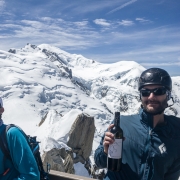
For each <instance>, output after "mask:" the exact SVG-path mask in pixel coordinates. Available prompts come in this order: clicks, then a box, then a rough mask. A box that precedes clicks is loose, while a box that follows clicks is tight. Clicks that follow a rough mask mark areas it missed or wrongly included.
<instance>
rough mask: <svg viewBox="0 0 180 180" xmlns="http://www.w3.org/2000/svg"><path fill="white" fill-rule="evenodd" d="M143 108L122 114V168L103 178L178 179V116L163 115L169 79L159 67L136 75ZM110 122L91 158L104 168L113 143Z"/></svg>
mask: <svg viewBox="0 0 180 180" xmlns="http://www.w3.org/2000/svg"><path fill="white" fill-rule="evenodd" d="M138 90H139V91H140V99H141V102H142V110H141V111H140V113H139V114H137V115H130V116H121V118H120V121H121V125H120V126H121V128H122V129H123V133H124V138H125V139H124V141H123V152H122V168H121V171H119V172H113V171H107V173H106V175H105V177H104V179H106V180H109V179H111V180H115V179H118V180H178V179H179V176H180V118H178V117H175V116H168V115H165V114H164V110H165V108H166V107H168V101H169V100H170V99H171V90H172V80H171V77H170V76H169V74H168V73H167V72H166V71H165V70H163V69H160V68H150V69H148V70H146V71H144V72H143V73H142V74H141V76H140V78H139V85H138ZM112 127H113V125H110V126H109V128H108V130H107V131H106V132H105V134H104V136H103V137H102V140H101V142H100V145H99V146H98V148H97V149H96V151H95V155H94V159H95V163H96V165H97V166H98V167H99V168H106V167H107V153H108V147H109V144H112V143H113V142H114V135H113V134H112V133H110V131H109V130H110V129H111V128H112Z"/></svg>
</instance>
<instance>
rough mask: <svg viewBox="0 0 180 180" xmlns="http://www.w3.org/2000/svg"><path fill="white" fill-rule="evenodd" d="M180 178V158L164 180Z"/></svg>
mask: <svg viewBox="0 0 180 180" xmlns="http://www.w3.org/2000/svg"><path fill="white" fill-rule="evenodd" d="M179 177H180V158H179V159H177V160H176V161H175V162H174V163H173V165H172V167H171V168H170V169H169V171H168V172H167V173H166V174H165V176H164V180H172V179H173V180H178V179H179Z"/></svg>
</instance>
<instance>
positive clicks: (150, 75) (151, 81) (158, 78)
mask: <svg viewBox="0 0 180 180" xmlns="http://www.w3.org/2000/svg"><path fill="white" fill-rule="evenodd" d="M146 85H161V86H164V87H165V88H166V89H167V90H169V91H171V90H172V80H171V77H170V75H169V74H168V73H167V72H166V71H165V70H164V69H160V68H150V69H147V70H145V71H144V72H143V73H142V74H141V76H140V78H139V82H138V90H140V89H141V88H143V87H144V86H146Z"/></svg>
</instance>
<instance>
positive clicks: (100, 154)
mask: <svg viewBox="0 0 180 180" xmlns="http://www.w3.org/2000/svg"><path fill="white" fill-rule="evenodd" d="M103 140H104V136H103V137H102V139H101V142H100V145H99V146H98V148H97V149H96V151H95V154H94V161H95V163H96V165H97V166H98V167H99V168H106V167H107V154H106V153H105V152H104V146H103Z"/></svg>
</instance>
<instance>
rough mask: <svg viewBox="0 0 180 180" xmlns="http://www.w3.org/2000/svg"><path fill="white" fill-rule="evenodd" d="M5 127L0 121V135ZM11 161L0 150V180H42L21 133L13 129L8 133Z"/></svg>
mask: <svg viewBox="0 0 180 180" xmlns="http://www.w3.org/2000/svg"><path fill="white" fill-rule="evenodd" d="M3 126H5V125H4V124H3V121H2V120H0V133H1V132H2V130H3V129H4V127H3ZM7 142H8V148H9V150H10V155H11V159H12V160H9V159H7V158H5V156H4V154H3V152H2V151H1V149H0V180H40V174H39V170H38V167H37V163H36V160H35V158H34V156H33V154H32V151H31V149H30V147H29V145H28V143H27V140H26V139H25V137H24V135H23V134H22V133H21V131H20V130H19V129H18V128H16V127H12V128H10V129H9V130H8V132H7Z"/></svg>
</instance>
